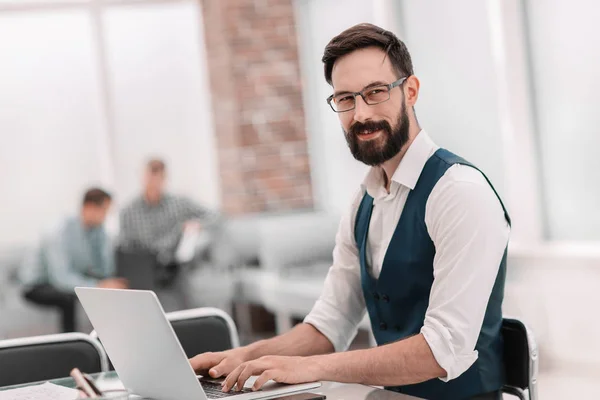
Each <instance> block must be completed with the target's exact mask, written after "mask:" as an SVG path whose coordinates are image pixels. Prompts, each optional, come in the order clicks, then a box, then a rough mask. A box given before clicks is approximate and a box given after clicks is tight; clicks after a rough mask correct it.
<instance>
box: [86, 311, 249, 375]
mask: <svg viewBox="0 0 600 400" xmlns="http://www.w3.org/2000/svg"><path fill="white" fill-rule="evenodd" d="M166 316H167V319H168V320H169V321H170V322H171V326H173V330H174V331H175V334H176V335H177V338H178V339H179V342H180V343H181V347H183V350H184V351H185V354H186V356H187V357H188V358H191V357H193V356H195V355H197V354H200V353H204V352H207V351H223V350H229V349H231V348H234V347H239V345H240V339H239V336H238V332H237V328H236V326H235V323H234V322H233V320H232V319H231V317H230V316H229V314H227V313H226V312H225V311H223V310H220V309H218V308H212V307H201V308H194V309H191V310H182V311H174V312H170V313H167V314H166ZM90 337H91V338H92V339H94V340H99V338H98V335H97V333H96V331H92V332H91V333H90ZM109 368H110V369H111V370H112V369H113V367H112V364H109Z"/></svg>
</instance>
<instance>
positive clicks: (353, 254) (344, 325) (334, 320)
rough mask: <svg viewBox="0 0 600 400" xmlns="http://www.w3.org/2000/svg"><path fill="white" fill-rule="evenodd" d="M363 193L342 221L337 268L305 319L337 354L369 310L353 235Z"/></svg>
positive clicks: (344, 346)
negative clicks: (367, 309)
mask: <svg viewBox="0 0 600 400" xmlns="http://www.w3.org/2000/svg"><path fill="white" fill-rule="evenodd" d="M363 193H364V192H362V191H361V192H359V193H358V194H357V195H356V197H355V199H354V201H353V203H352V206H351V207H350V210H349V212H348V213H347V214H346V215H344V216H343V217H342V219H341V221H340V225H339V228H338V232H337V235H336V241H335V249H334V250H333V265H332V266H331V267H330V268H329V272H328V274H327V278H326V279H325V284H324V286H323V292H322V293H321V296H320V297H319V299H318V300H317V302H316V303H315V305H314V307H313V308H312V310H311V312H310V313H309V314H308V315H307V316H306V318H305V319H304V322H305V323H307V324H310V325H312V326H314V327H315V328H316V329H317V330H318V331H319V332H321V333H322V334H323V335H324V336H325V337H326V338H327V339H329V341H330V342H331V344H332V345H333V347H334V348H335V351H344V350H346V349H347V348H348V346H349V345H350V343H351V342H352V339H353V338H354V336H355V335H356V331H357V329H358V324H359V323H360V321H361V320H362V318H363V317H364V315H365V310H366V308H365V300H364V297H363V293H362V287H361V279H360V264H359V258H358V249H357V247H356V241H355V240H354V233H353V232H354V216H355V215H356V211H357V209H358V204H359V203H360V200H361V199H362V194H363Z"/></svg>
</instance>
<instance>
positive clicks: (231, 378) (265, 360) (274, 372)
mask: <svg viewBox="0 0 600 400" xmlns="http://www.w3.org/2000/svg"><path fill="white" fill-rule="evenodd" d="M314 360H315V357H287V356H265V357H261V358H258V359H256V360H253V361H247V362H245V363H243V364H241V365H240V366H238V367H237V368H236V369H234V370H233V371H232V372H231V373H229V375H227V379H225V381H224V382H223V391H224V392H228V391H229V390H231V388H233V387H235V389H236V390H238V391H240V390H242V389H243V388H244V384H245V383H246V381H247V380H248V378H250V377H251V376H258V378H257V379H256V381H255V382H254V385H253V386H252V390H258V389H260V388H261V387H262V386H263V385H264V384H265V383H266V382H267V381H269V380H271V379H272V380H274V381H275V382H279V383H306V382H316V381H318V380H320V373H319V365H318V363H316V362H315V361H314Z"/></svg>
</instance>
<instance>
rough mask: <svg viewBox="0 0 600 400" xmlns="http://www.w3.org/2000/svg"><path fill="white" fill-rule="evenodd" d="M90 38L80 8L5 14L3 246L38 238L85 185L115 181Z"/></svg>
mask: <svg viewBox="0 0 600 400" xmlns="http://www.w3.org/2000/svg"><path fill="white" fill-rule="evenodd" d="M91 37H92V33H91V26H90V19H89V15H88V14H87V13H85V12H83V11H79V10H75V11H67V10H65V11H52V12H27V13H0V88H1V89H0V143H1V144H0V185H1V187H2V189H1V192H2V195H1V196H0V226H1V227H0V243H1V244H2V245H4V244H15V243H22V242H29V241H31V240H32V239H35V237H36V235H37V232H38V231H39V229H41V228H42V227H44V226H47V225H48V224H50V223H52V222H53V221H54V220H55V219H56V218H57V216H58V215H61V214H64V213H67V212H70V211H72V210H74V209H75V207H76V206H77V205H78V204H79V201H80V197H81V194H82V193H81V191H82V190H83V189H84V187H86V186H87V185H89V184H91V183H102V184H108V183H110V178H111V177H110V176H107V174H105V172H104V170H103V168H102V164H101V160H102V155H101V153H102V152H103V151H106V149H105V148H102V147H101V146H98V144H99V143H98V138H99V137H101V136H102V135H106V129H105V126H104V124H103V114H102V107H101V102H100V96H99V93H100V92H99V82H98V77H97V73H96V58H95V54H94V53H93V51H92V46H91V43H92V42H91Z"/></svg>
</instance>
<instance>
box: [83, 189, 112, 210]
mask: <svg viewBox="0 0 600 400" xmlns="http://www.w3.org/2000/svg"><path fill="white" fill-rule="evenodd" d="M110 199H112V196H111V195H110V193H108V192H107V191H105V190H103V189H100V188H91V189H88V190H86V192H85V194H84V195H83V204H84V205H95V206H101V205H102V204H104V202H105V201H107V200H110Z"/></svg>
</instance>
